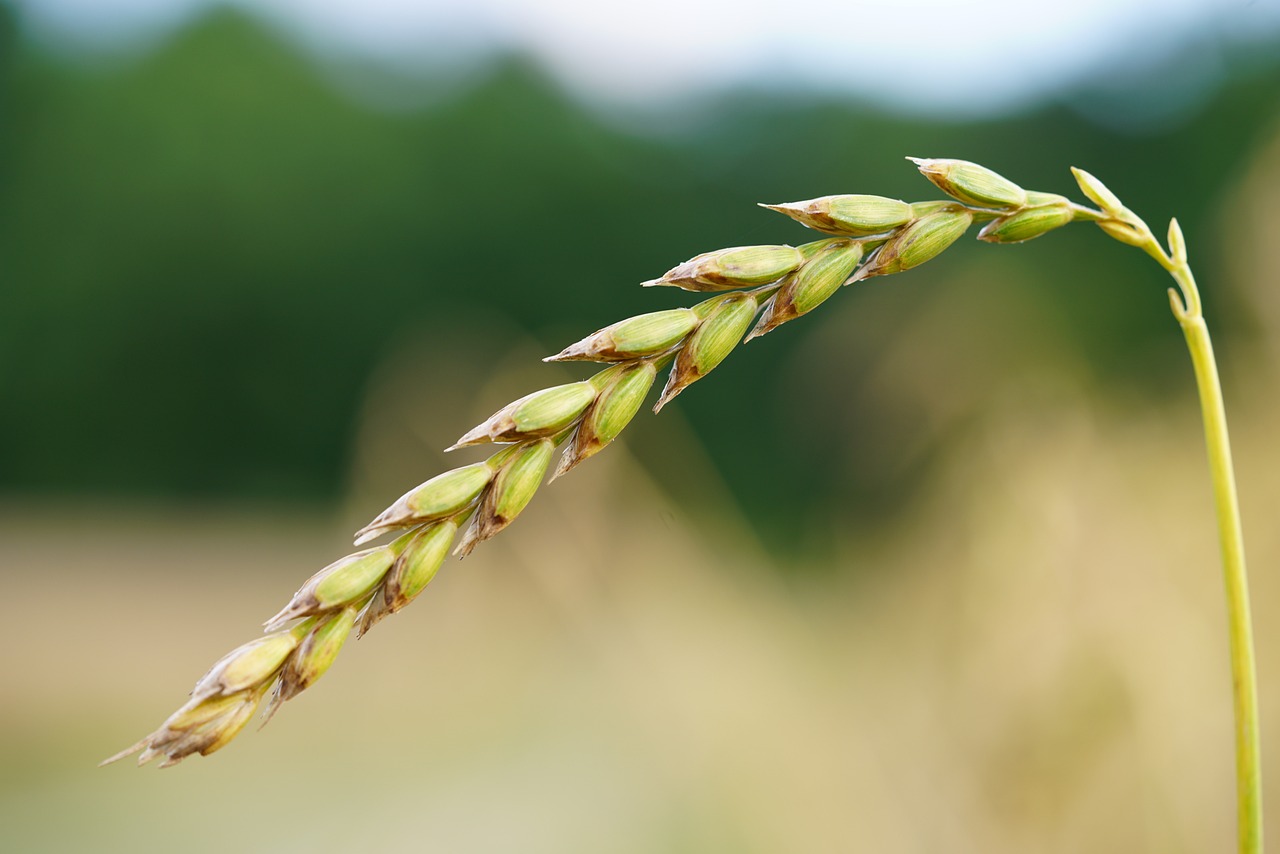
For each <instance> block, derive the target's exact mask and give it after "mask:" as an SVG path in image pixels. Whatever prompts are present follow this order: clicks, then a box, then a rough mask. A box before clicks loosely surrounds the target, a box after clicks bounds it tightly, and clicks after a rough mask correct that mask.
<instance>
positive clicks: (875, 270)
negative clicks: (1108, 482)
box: [103, 158, 1262, 854]
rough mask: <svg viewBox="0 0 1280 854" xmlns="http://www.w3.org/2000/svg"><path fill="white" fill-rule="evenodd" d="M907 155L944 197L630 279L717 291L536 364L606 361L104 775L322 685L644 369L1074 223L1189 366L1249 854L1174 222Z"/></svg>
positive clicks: (1218, 423) (894, 205) (625, 399)
mask: <svg viewBox="0 0 1280 854" xmlns="http://www.w3.org/2000/svg"><path fill="white" fill-rule="evenodd" d="M908 159H910V160H912V161H913V162H914V163H915V164H916V166H917V167H918V168H919V170H920V172H921V173H922V174H924V175H925V177H927V178H928V179H929V180H930V181H932V182H933V183H934V184H935V185H936V186H937V187H938V188H939V189H941V190H943V191H944V192H945V193H946V194H947V195H948V196H950V200H947V201H927V202H917V203H907V202H903V201H900V200H897V199H888V198H884V197H881V196H867V195H839V196H824V197H822V198H817V199H810V200H807V201H802V202H793V203H789V204H780V205H764V207H767V208H769V209H770V210H774V211H778V212H780V213H783V214H785V215H787V216H789V217H791V218H792V219H795V220H797V221H799V222H801V223H802V224H804V225H806V226H808V227H810V228H812V229H815V230H817V231H819V232H822V233H824V234H827V235H830V236H829V237H827V238H824V239H821V240H817V241H815V242H812V243H807V244H804V245H802V246H799V247H792V246H786V245H776V246H746V247H734V248H731V249H722V250H719V251H717V252H709V253H705V254H702V255H698V256H696V257H694V258H691V259H690V260H688V261H686V262H685V263H683V264H680V265H678V266H676V267H674V268H672V269H671V270H669V271H668V272H667V273H666V274H664V275H663V276H661V277H660V278H657V279H653V280H651V281H648V282H645V283H644V284H645V285H647V286H653V285H666V286H674V287H678V288H682V289H684V290H687V291H700V292H720V291H724V292H725V293H717V294H716V295H715V296H712V297H710V298H708V299H706V300H704V301H702V302H699V303H697V304H695V305H694V306H692V307H690V308H675V309H669V310H666V311H658V312H653V313H651V314H644V315H640V316H638V317H632V318H629V319H627V320H623V321H621V322H619V323H615V324H613V325H612V326H608V327H605V328H604V329H601V330H599V331H597V332H596V333H594V334H592V335H589V336H588V337H586V338H584V339H583V340H581V341H579V342H577V343H576V344H573V345H571V346H569V347H567V348H565V349H564V350H563V351H561V352H560V353H558V354H557V355H555V356H551V357H548V359H546V361H572V360H581V361H593V362H603V363H611V364H610V367H608V368H606V369H604V370H602V371H600V372H599V373H597V374H596V375H594V376H592V377H591V378H589V379H587V380H584V381H582V382H576V383H569V384H566V385H559V386H554V387H552V388H547V389H543V390H541V391H538V392H534V393H533V394H530V395H528V396H526V397H523V398H521V399H519V400H517V401H514V402H513V403H510V404H508V405H507V406H505V407H503V408H502V409H500V410H498V411H497V412H496V413H494V415H493V416H491V417H490V418H489V419H487V420H486V421H485V422H484V423H482V424H480V425H478V426H477V427H475V428H473V429H472V430H470V431H468V432H467V433H465V434H464V435H463V436H462V437H461V438H460V439H459V440H458V441H457V443H456V444H455V445H454V446H453V447H454V448H459V447H464V446H469V445H477V444H484V443H496V444H505V445H507V447H505V448H503V449H502V450H500V451H498V452H497V453H496V454H494V455H492V456H491V457H489V458H488V459H487V460H484V461H483V462H478V463H473V464H471V465H466V466H462V467H459V468H456V469H453V470H451V471H448V472H445V473H444V474H441V475H439V476H437V477H435V478H433V479H431V480H429V481H427V482H426V483H424V484H422V485H420V486H418V487H416V488H414V489H412V490H410V491H409V492H407V493H405V495H403V496H402V497H401V498H400V499H399V500H398V501H396V502H395V503H394V504H392V505H391V506H390V507H388V508H387V509H386V510H385V511H383V512H382V513H381V514H379V515H378V516H377V518H375V519H374V520H373V521H372V522H370V523H369V524H368V525H367V526H365V527H364V528H362V529H361V530H360V531H359V532H358V533H357V534H356V544H357V545H359V544H361V543H364V542H368V541H370V540H373V539H377V538H378V537H380V536H382V535H384V534H387V533H390V532H400V535H399V536H398V537H397V538H396V539H394V540H392V541H391V542H389V543H386V544H384V545H381V546H377V547H374V548H371V549H368V550H366V551H361V552H357V553H356V554H352V555H349V556H347V557H345V558H343V559H341V560H339V561H337V562H335V563H333V564H330V565H329V566H327V567H325V568H324V569H322V570H320V572H318V573H316V574H315V575H314V576H312V577H311V579H309V580H308V581H307V582H306V584H304V585H303V586H302V587H301V588H300V589H299V590H298V592H297V593H296V594H295V595H294V597H293V598H292V599H291V600H290V601H289V603H288V604H287V605H285V607H284V608H283V609H282V610H281V611H280V612H279V613H278V614H276V615H275V616H274V617H272V618H271V619H270V620H268V621H267V622H266V630H267V634H266V635H265V636H264V637H260V638H258V639H256V640H253V641H250V642H249V643H247V644H244V645H243V646H240V647H238V648H236V649H235V650H233V651H232V652H230V653H228V654H227V655H226V656H225V657H223V658H222V659H221V660H220V661H218V662H217V663H216V664H215V665H214V666H213V668H212V669H211V670H210V671H209V672H208V673H207V674H205V676H204V677H203V678H201V679H200V681H199V682H197V683H196V686H195V688H194V689H193V690H192V692H191V697H190V699H189V700H188V701H187V702H186V703H185V704H184V705H183V706H182V707H181V708H179V709H178V710H177V711H176V712H174V713H173V714H172V715H171V716H170V717H169V718H168V719H167V720H166V721H165V722H164V723H163V724H162V725H161V726H160V728H159V729H157V730H156V731H155V732H153V733H151V734H150V735H148V736H146V737H145V738H143V739H142V740H141V741H139V742H138V743H137V744H135V745H133V746H132V747H130V748H128V749H126V750H124V751H122V752H120V753H119V754H117V755H115V756H113V757H111V758H110V759H108V760H106V762H114V761H115V760H117V759H121V758H123V757H125V756H128V755H130V754H132V753H136V752H139V751H140V752H141V756H140V757H139V764H144V763H146V762H148V761H150V760H152V759H155V758H158V757H161V756H163V757H164V761H163V762H162V766H161V767H164V766H168V765H173V764H175V763H177V762H180V761H181V760H182V759H184V758H185V757H187V756H189V755H191V754H193V753H200V754H202V755H208V754H210V753H213V752H214V751H215V750H218V749H220V748H221V747H223V746H224V745H225V744H227V743H228V742H229V741H231V740H232V739H233V738H234V737H235V736H236V735H237V734H238V733H239V732H240V730H241V729H243V728H244V726H245V725H246V724H247V722H248V721H249V719H250V718H251V717H252V715H253V713H254V712H255V710H257V708H258V707H259V706H260V705H263V704H265V705H266V707H267V711H266V714H265V717H266V718H267V719H269V718H270V716H271V715H272V714H274V712H275V711H276V709H277V708H278V707H279V705H280V704H281V703H282V702H283V701H285V700H288V699H290V698H292V697H293V696H295V695H297V694H298V693H300V692H301V691H302V690H304V689H305V688H307V687H309V686H310V685H312V684H313V683H314V682H315V681H316V680H318V679H319V678H320V677H321V676H322V675H323V674H324V673H325V671H326V670H327V669H328V668H329V666H330V665H331V664H332V663H333V660H334V659H335V658H336V657H337V654H338V652H339V651H340V650H341V648H342V645H343V643H344V642H345V641H346V639H347V637H348V636H349V635H350V633H351V632H352V631H353V630H354V631H356V632H357V636H359V635H361V634H363V633H364V632H366V631H368V630H369V629H370V628H371V627H372V626H373V625H374V624H376V623H377V622H378V621H379V620H381V619H382V618H383V617H385V616H386V615H388V614H392V613H395V612H396V611H399V610H400V609H401V608H403V607H404V606H405V605H407V604H408V603H409V602H411V601H412V600H413V599H414V597H416V596H417V595H418V594H419V593H421V592H422V590H423V588H425V587H426V585H427V584H428V583H429V582H430V581H431V579H432V578H433V577H434V576H435V574H436V572H437V570H438V569H439V568H440V565H441V563H442V562H443V560H444V558H445V556H446V553H447V552H448V551H449V548H450V546H451V545H453V543H454V541H455V539H456V538H457V535H458V532H459V531H460V530H461V531H462V536H461V540H460V542H459V543H458V544H457V546H456V548H455V549H454V553H455V554H461V555H467V554H469V553H470V552H471V550H472V549H474V548H475V547H476V546H477V545H478V544H479V543H481V542H483V541H484V540H487V539H489V538H490V537H492V536H494V535H495V534H497V533H498V532H499V531H501V530H502V529H503V528H505V527H507V526H508V525H510V524H511V523H512V522H513V521H514V520H515V518H516V517H517V516H518V515H519V514H520V512H521V511H522V510H523V509H524V507H525V506H526V505H527V504H528V502H529V500H530V499H531V498H532V497H533V494H534V492H535V491H536V490H537V489H538V487H539V486H540V485H541V483H542V481H543V479H544V475H545V474H546V471H547V469H548V467H549V466H550V463H551V460H552V457H553V456H554V454H555V452H556V449H557V447H558V446H560V445H565V446H566V447H565V448H564V450H563V451H562V453H561V456H560V459H559V462H558V464H557V465H556V468H555V470H554V472H553V474H552V479H553V480H554V479H555V478H556V477H559V476H561V475H563V474H565V473H566V472H568V471H569V470H570V469H572V468H573V467H575V466H576V465H578V464H579V463H580V462H582V461H583V460H585V459H587V458H588V457H590V456H592V455H593V454H595V453H597V452H598V451H600V450H601V449H602V448H604V447H605V446H606V445H608V444H609V443H610V442H612V441H613V440H614V438H616V437H617V436H618V434H619V433H620V432H621V431H622V429H623V428H624V427H625V426H626V425H627V423H628V422H629V421H630V420H631V418H632V417H633V416H634V415H635V414H636V412H637V411H638V410H639V408H640V406H641V404H642V403H643V401H644V399H645V397H646V395H647V394H648V392H649V389H650V387H651V385H652V384H653V382H654V380H655V378H656V376H657V372H658V371H659V370H660V369H662V368H664V367H665V366H667V365H668V364H670V366H671V368H670V372H669V374H668V377H667V381H666V385H665V387H664V388H663V391H662V394H661V396H660V398H659V399H658V402H657V404H656V405H655V406H654V411H655V412H656V411H659V410H661V409H662V407H663V406H665V405H666V404H667V403H668V402H670V401H671V399H672V398H674V397H675V396H676V395H678V394H680V393H681V392H682V391H684V389H686V388H688V387H689V386H690V385H692V384H693V383H694V382H697V381H698V380H700V379H701V378H702V377H704V376H706V375H707V374H708V373H710V372H711V371H712V370H713V369H714V368H715V367H716V366H717V365H719V364H720V362H721V361H723V360H724V358H725V357H726V356H728V355H729V353H730V352H731V351H732V350H733V349H734V347H736V346H737V345H738V343H739V342H740V341H742V340H743V337H744V335H745V336H746V340H751V339H752V338H756V337H759V336H761V335H764V334H766V333H768V332H770V331H772V330H773V329H776V328H777V327H778V326H780V325H782V324H783V323H786V322H787V321H789V320H793V319H795V318H797V317H799V316H801V315H803V314H807V313H808V312H810V311H812V310H814V309H815V308H817V307H818V306H819V305H821V304H822V303H823V302H824V301H826V300H827V299H828V298H830V297H831V296H832V295H833V294H835V292H836V291H837V290H839V289H840V287H841V286H842V285H847V284H851V283H853V282H858V281H862V280H865V279H870V278H873V277H876V276H884V275H890V274H893V273H900V272H903V271H905V270H909V269H911V268H913V267H917V266H919V265H920V264H923V263H925V262H926V261H929V260H931V259H933V258H934V257H936V256H937V255H939V254H940V253H941V252H942V251H943V250H945V249H946V248H947V247H948V246H950V245H951V244H952V243H954V242H955V241H956V240H957V239H959V238H960V236H961V235H963V234H964V233H965V232H966V231H967V230H968V229H969V227H970V226H971V225H973V224H974V223H975V222H982V223H985V224H984V226H983V228H982V230H981V231H980V232H979V233H978V237H979V239H981V240H984V241H987V242H991V243H1020V242H1022V241H1026V240H1030V239H1032V238H1035V237H1039V236H1041V235H1043V234H1046V233H1047V232H1049V231H1052V230H1053V229H1056V228H1059V227H1061V226H1064V225H1066V224H1068V223H1070V222H1073V221H1087V222H1094V223H1096V224H1097V225H1098V226H1099V227H1100V228H1101V229H1102V230H1103V231H1105V232H1106V233H1107V234H1109V235H1110V236H1112V237H1114V238H1116V239H1117V240H1120V241H1121V242H1124V243H1127V244H1130V245H1133V246H1137V247H1139V248H1141V249H1143V250H1144V251H1145V252H1147V253H1148V254H1149V255H1151V256H1152V257H1153V258H1155V259H1156V260H1157V261H1158V262H1159V263H1160V264H1161V265H1162V266H1163V267H1164V268H1165V269H1166V270H1167V271H1169V273H1170V274H1171V275H1172V276H1173V278H1174V279H1175V281H1176V282H1177V285H1178V290H1177V291H1174V290H1173V289H1170V292H1169V296H1170V301H1171V304H1172V306H1173V311H1174V314H1175V316H1176V317H1177V319H1178V321H1179V323H1180V324H1181V325H1182V328H1183V330H1184V333H1185V334H1186V337H1187V342H1188V347H1189V349H1190V351H1191V356H1192V361H1193V364H1194V367H1195V369H1196V377H1197V383H1198V386H1199V389H1200V393H1201V401H1202V408H1203V410H1204V414H1205V432H1206V437H1207V440H1208V445H1209V456H1210V464H1211V465H1210V467H1211V472H1212V474H1213V479H1214V492H1215V499H1216V505H1217V508H1218V519H1219V528H1220V533H1221V537H1222V542H1223V562H1224V568H1225V570H1226V579H1227V592H1228V606H1229V607H1228V613H1229V617H1230V623H1231V641H1232V667H1233V675H1234V677H1235V680H1234V681H1235V692H1236V693H1235V699H1236V712H1237V730H1236V732H1237V769H1238V792H1239V813H1240V815H1239V818H1240V850H1241V851H1242V852H1246V853H1247V854H1255V852H1260V851H1261V839H1262V821H1261V772H1260V766H1259V759H1258V757H1259V748H1258V724H1257V693H1256V692H1257V688H1256V677H1255V675H1254V665H1253V649H1252V635H1251V629H1250V625H1249V610H1248V593H1247V583H1246V579H1245V569H1244V550H1243V543H1242V539H1241V535H1240V525H1239V511H1238V508H1237V506H1236V498H1235V488H1234V480H1233V475H1232V469H1231V462H1230V449H1229V444H1228V441H1227V433H1226V420H1225V415H1224V414H1223V412H1222V399H1221V391H1220V389H1219V387H1218V378H1217V372H1216V368H1215V367H1214V365H1213V353H1212V347H1211V346H1210V344H1209V338H1208V331H1207V328H1206V327H1205V324H1204V319H1203V317H1202V316H1201V312H1200V298H1199V294H1198V292H1197V290H1196V285H1195V281H1194V279H1193V278H1192V276H1191V271H1190V268H1189V267H1188V266H1187V255H1186V245H1185V241H1184V240H1183V237H1182V232H1181V230H1180V229H1179V228H1178V225H1177V222H1176V221H1174V222H1171V223H1170V228H1169V239H1168V244H1169V248H1168V250H1167V251H1166V249H1165V248H1164V247H1163V246H1162V245H1161V244H1160V243H1159V241H1157V240H1156V239H1155V237H1154V236H1153V234H1152V232H1151V230H1150V229H1149V228H1148V227H1147V225H1146V223H1144V222H1143V221H1142V220H1141V219H1140V218H1139V217H1138V216H1137V215H1136V214H1134V213H1133V212H1132V211H1130V210H1129V209H1127V208H1126V207H1124V205H1123V204H1121V202H1120V200H1119V199H1118V198H1117V197H1116V196H1115V194H1114V193H1112V192H1111V191H1110V190H1108V189H1107V188H1106V187H1105V186H1104V185H1103V184H1102V183H1101V182H1100V181H1098V179H1096V178H1094V177H1093V176H1092V175H1089V174H1088V173H1087V172H1083V171H1081V170H1073V172H1074V174H1075V177H1076V180H1077V183H1078V184H1079V186H1080V189H1081V191H1082V192H1083V193H1084V194H1085V195H1086V196H1087V197H1088V198H1089V199H1090V200H1091V201H1092V202H1094V203H1095V204H1096V205H1098V208H1099V209H1096V210H1095V209H1093V208H1088V207H1085V206H1082V205H1079V204H1076V203H1075V202H1072V201H1071V200H1069V199H1067V198H1066V197H1064V196H1060V195H1056V194H1052V193H1040V192H1033V191H1028V190H1024V189H1023V188H1022V187H1019V186H1018V185H1017V184H1014V183H1013V182H1012V181H1009V180H1008V179H1006V178H1004V177H1002V176H1000V175H998V174H996V173H995V172H992V171H991V170H989V169H986V168H985V167H982V166H979V165H977V164H975V163H970V162H967V161H962V160H938V159H918V158H908ZM753 322H754V327H753V326H752V323H753ZM748 330H750V332H749V333H748ZM450 450H452V448H451V449H450ZM464 526H465V527H464ZM103 764H106V763H105V762H104V763H103Z"/></svg>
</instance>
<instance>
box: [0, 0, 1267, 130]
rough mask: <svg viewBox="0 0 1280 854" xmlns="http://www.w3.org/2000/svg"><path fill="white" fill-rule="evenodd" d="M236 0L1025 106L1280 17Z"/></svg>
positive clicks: (1242, 2) (47, 16) (744, 72)
mask: <svg viewBox="0 0 1280 854" xmlns="http://www.w3.org/2000/svg"><path fill="white" fill-rule="evenodd" d="M13 2H15V3H16V5H17V6H18V8H19V9H21V10H22V12H23V13H24V17H25V18H26V20H27V21H28V22H29V24H30V25H31V27H32V28H33V30H34V31H35V32H36V33H37V35H38V36H40V37H41V38H45V39H51V40H54V41H66V40H68V39H70V40H74V41H75V42H89V43H93V42H101V43H105V44H108V45H110V44H111V43H113V42H119V41H121V40H124V41H129V40H136V39H143V40H146V39H149V38H156V37H160V36H162V35H163V34H164V33H165V32H167V31H169V30H170V29H172V28H173V27H175V26H178V25H180V24H182V23H183V22H184V21H186V20H188V19H189V18H190V17H191V16H192V15H194V14H197V13H198V12H200V11H202V10H204V9H207V8H208V7H210V6H212V5H215V4H216V3H217V2H218V0H13ZM231 4H232V5H236V6H239V7H241V8H244V9H247V10H250V11H251V12H252V13H253V14H255V15H258V16H260V17H262V18H263V19H265V20H267V21H270V22H271V23H273V24H274V25H275V26H276V27H277V29H279V30H281V31H283V32H286V33H288V34H290V35H291V36H293V37H295V38H296V39H297V40H299V41H300V42H301V43H303V44H306V45H307V46H309V47H310V48H312V49H317V50H320V51H322V52H324V53H327V54H336V55H339V56H341V55H356V56H360V57H370V56H372V57H376V58H379V59H385V60H387V61H390V62H394V63H396V64H398V65H407V66H414V65H422V66H427V67H430V66H432V65H437V66H439V65H450V64H456V63H459V62H465V61H467V60H468V59H474V58H476V57H483V56H484V55H486V54H487V53H489V52H491V51H493V50H495V49H502V48H515V49H520V50H524V51H528V52H531V53H533V54H534V55H536V56H537V57H539V58H540V59H541V61H542V62H543V63H545V64H546V65H547V67H549V68H550V69H551V70H552V71H553V72H555V73H556V75H557V76H558V77H559V78H560V79H561V80H562V81H563V82H564V83H565V84H566V85H568V86H569V87H570V88H572V89H573V90H575V91H576V92H578V93H579V94H581V95H584V96H586V97H587V98H589V99H595V100H604V101H610V102H617V101H622V102H627V101H638V102H648V101H653V100H656V99H663V98H670V97H675V96H686V95H689V94H696V93H699V92H703V91H707V90H708V89H714V88H717V87H719V86H722V85H724V84H728V83H734V82H739V81H755V82H759V81H762V80H767V81H770V82H771V83H775V84H778V85H790V84H803V85H817V86H820V87H822V88H824V89H829V90H834V91H850V92H856V93H859V94H870V95H872V96H878V97H880V98H882V99H885V100H894V101H900V102H902V103H904V104H905V105H907V106H911V107H915V108H919V109H939V108H943V109H950V110H953V111H960V112H964V111H977V112H982V111H990V110H998V109H1001V108H1005V107H1009V106H1014V105H1017V104H1018V103H1020V102H1023V101H1026V100H1028V99H1031V98H1034V97H1036V96H1038V95H1041V94H1043V93H1045V92H1049V91H1052V90H1053V89H1054V88H1055V87H1058V86H1061V85H1063V84H1064V83H1066V82H1069V81H1070V80H1072V79H1075V78H1078V77H1080V76H1082V75H1085V74H1088V73H1090V72H1091V71H1094V72H1096V71H1098V70H1100V69H1115V72H1114V73H1116V74H1117V75H1121V74H1123V73H1125V72H1126V71H1127V70H1129V69H1131V68H1132V67H1133V63H1135V62H1136V63H1141V62H1142V61H1143V60H1144V59H1150V58H1152V57H1154V56H1158V55H1160V54H1161V53H1162V52H1164V53H1166V54H1167V53H1168V52H1169V51H1171V50H1173V49H1174V48H1175V47H1176V46H1178V45H1180V44H1182V43H1184V41H1185V40H1186V39H1187V38H1188V37H1189V36H1192V35H1199V36H1209V37H1212V38H1217V39H1221V40H1223V41H1224V42H1225V43H1226V44H1228V45H1230V44H1232V43H1233V42H1238V41H1241V40H1248V39H1250V38H1257V37H1259V36H1262V35H1275V34H1276V33H1277V32H1280V0H1054V1H1053V2H1039V3H1037V2H1035V0H982V2H980V3H979V2H972V0H971V1H970V2H956V0H902V2H894V1H893V0H880V2H868V0H639V2H631V3H623V2H616V0H615V1H614V2H609V0H598V1H597V2H590V0H453V2H444V0H231ZM1198 62H1200V64H1204V62H1205V60H1204V58H1203V57H1201V58H1200V59H1199V60H1198ZM1209 63H1210V65H1212V59H1210V60H1209ZM1202 71H1203V73H1208V74H1211V73H1212V71H1213V68H1212V67H1209V68H1205V69H1202Z"/></svg>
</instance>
